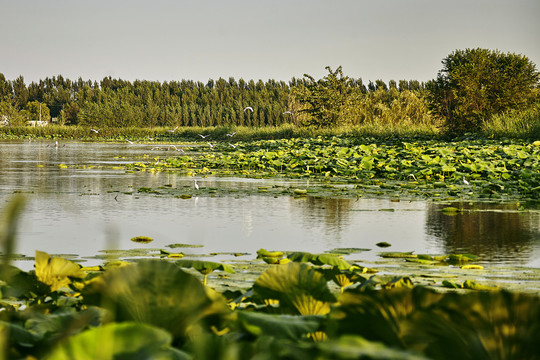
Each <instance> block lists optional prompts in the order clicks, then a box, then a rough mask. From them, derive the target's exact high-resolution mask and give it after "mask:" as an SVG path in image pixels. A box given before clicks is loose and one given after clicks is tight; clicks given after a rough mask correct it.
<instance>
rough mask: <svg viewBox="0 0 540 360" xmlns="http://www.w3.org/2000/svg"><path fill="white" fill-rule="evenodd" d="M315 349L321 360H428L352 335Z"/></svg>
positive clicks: (413, 353) (409, 352)
mask: <svg viewBox="0 0 540 360" xmlns="http://www.w3.org/2000/svg"><path fill="white" fill-rule="evenodd" d="M317 349H318V351H319V352H318V355H319V356H318V357H319V358H322V359H371V360H377V359H380V360H383V359H392V360H428V358H427V357H424V356H422V355H419V354H417V353H415V352H412V351H406V350H401V349H393V348H390V347H388V346H386V345H384V344H383V343H381V342H375V341H369V340H366V339H365V338H363V337H360V336H354V335H344V336H341V337H340V338H339V339H333V340H330V341H325V342H321V343H318V344H317Z"/></svg>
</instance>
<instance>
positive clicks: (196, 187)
mask: <svg viewBox="0 0 540 360" xmlns="http://www.w3.org/2000/svg"><path fill="white" fill-rule="evenodd" d="M195 189H197V190H199V184H197V180H195Z"/></svg>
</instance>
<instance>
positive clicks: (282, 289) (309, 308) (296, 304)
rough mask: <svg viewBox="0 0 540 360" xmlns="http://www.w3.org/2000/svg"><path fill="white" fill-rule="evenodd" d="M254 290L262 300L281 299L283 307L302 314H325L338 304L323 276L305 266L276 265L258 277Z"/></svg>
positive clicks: (294, 263)
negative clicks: (335, 303) (334, 303)
mask: <svg viewBox="0 0 540 360" xmlns="http://www.w3.org/2000/svg"><path fill="white" fill-rule="evenodd" d="M253 289H254V291H255V293H256V294H257V295H258V296H259V297H261V298H262V299H275V300H279V303H280V307H285V308H287V309H289V310H290V311H293V312H294V313H299V314H301V315H325V314H327V313H328V312H329V311H330V304H331V303H333V302H335V297H334V296H333V295H332V293H330V290H329V289H328V285H327V281H326V279H325V278H324V276H323V275H322V274H320V273H319V272H317V271H315V270H314V269H312V268H311V267H310V266H309V265H306V264H304V263H297V262H291V263H288V264H285V265H276V266H273V267H272V268H270V269H268V270H266V271H265V272H264V273H263V274H261V275H260V276H259V278H258V279H257V280H256V281H255V284H254V285H253Z"/></svg>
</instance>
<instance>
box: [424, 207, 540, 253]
mask: <svg viewBox="0 0 540 360" xmlns="http://www.w3.org/2000/svg"><path fill="white" fill-rule="evenodd" d="M446 206H448V205H441V204H433V203H431V204H429V206H428V207H427V212H428V214H427V219H426V228H427V233H428V234H429V235H432V236H434V237H435V238H436V239H437V241H440V242H441V243H442V244H443V245H444V247H445V252H447V253H456V252H468V253H472V254H478V255H481V256H482V257H485V258H488V259H492V260H493V261H495V262H497V261H503V262H506V261H515V260H516V259H522V260H521V263H527V262H528V261H529V260H530V256H531V254H533V250H534V248H535V247H538V245H539V242H540V235H539V234H540V227H539V225H540V216H539V213H538V212H520V211H517V206H516V204H492V203H459V204H453V205H452V206H455V207H457V208H462V209H463V212H460V213H457V214H455V215H447V214H444V213H443V212H442V211H441V209H442V208H444V207H446ZM525 254H527V255H525ZM524 255H525V256H524Z"/></svg>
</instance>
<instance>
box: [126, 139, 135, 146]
mask: <svg viewBox="0 0 540 360" xmlns="http://www.w3.org/2000/svg"><path fill="white" fill-rule="evenodd" d="M126 141H127V142H128V143H130V144H131V145H133V144H135V142H133V141H130V140H128V139H126Z"/></svg>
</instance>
